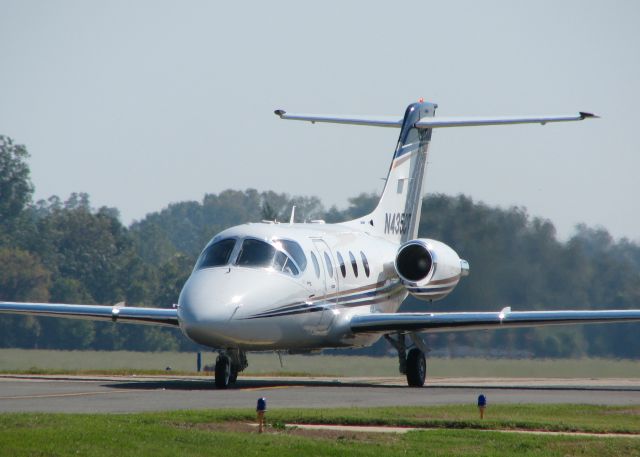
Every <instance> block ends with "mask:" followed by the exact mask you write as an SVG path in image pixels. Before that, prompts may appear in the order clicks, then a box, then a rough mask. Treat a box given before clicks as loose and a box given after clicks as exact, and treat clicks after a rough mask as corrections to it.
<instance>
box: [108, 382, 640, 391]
mask: <svg viewBox="0 0 640 457" xmlns="http://www.w3.org/2000/svg"><path fill="white" fill-rule="evenodd" d="M104 387H109V388H113V389H140V390H156V389H157V390H162V389H164V390H176V391H190V390H218V389H216V386H215V384H214V382H213V379H207V380H202V379H194V380H188V379H161V380H140V381H126V382H108V383H105V384H104ZM285 387H291V388H295V387H305V388H313V387H316V388H321V387H337V388H340V387H362V388H370V389H371V388H376V389H409V387H407V386H406V385H401V384H377V383H375V382H371V383H368V382H364V381H357V382H350V381H341V380H335V381H333V380H330V381H329V380H313V379H282V380H280V379H275V380H274V379H268V380H266V379H265V380H261V379H238V381H237V382H236V383H235V384H233V385H231V386H230V387H229V389H227V390H230V391H234V390H236V391H242V390H253V389H269V388H285ZM422 389H423V390H425V391H429V390H478V389H479V390H527V391H529V390H531V391H535V390H538V391H592V392H639V393H640V386H638V387H635V386H631V387H618V386H562V385H549V386H508V385H507V386H504V385H498V384H496V385H485V384H483V385H477V386H473V385H465V384H461V385H426V386H424V387H422Z"/></svg>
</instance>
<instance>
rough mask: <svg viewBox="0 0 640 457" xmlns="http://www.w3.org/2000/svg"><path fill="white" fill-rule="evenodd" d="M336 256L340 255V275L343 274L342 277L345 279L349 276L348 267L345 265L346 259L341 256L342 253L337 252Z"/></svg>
mask: <svg viewBox="0 0 640 457" xmlns="http://www.w3.org/2000/svg"><path fill="white" fill-rule="evenodd" d="M336 254H337V255H338V263H339V264H340V273H342V277H343V278H345V277H346V276H347V267H346V266H345V264H344V259H343V258H342V255H340V253H339V252H337V251H336Z"/></svg>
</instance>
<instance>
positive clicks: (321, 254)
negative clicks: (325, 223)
mask: <svg viewBox="0 0 640 457" xmlns="http://www.w3.org/2000/svg"><path fill="white" fill-rule="evenodd" d="M313 245H314V247H315V250H316V255H317V256H318V262H319V263H320V271H321V274H320V275H321V279H324V281H323V282H324V298H323V299H322V300H319V304H321V305H322V306H323V307H324V310H323V311H322V316H321V317H320V321H319V323H318V331H320V332H326V331H328V330H329V328H330V327H331V324H332V323H333V317H334V314H333V309H334V308H335V307H336V305H337V304H338V303H337V300H338V292H339V283H338V274H337V271H336V261H335V258H334V257H333V253H332V252H331V248H329V245H328V244H327V243H326V242H325V241H324V240H323V239H321V238H314V239H313Z"/></svg>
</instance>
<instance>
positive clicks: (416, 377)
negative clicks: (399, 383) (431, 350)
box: [384, 333, 428, 387]
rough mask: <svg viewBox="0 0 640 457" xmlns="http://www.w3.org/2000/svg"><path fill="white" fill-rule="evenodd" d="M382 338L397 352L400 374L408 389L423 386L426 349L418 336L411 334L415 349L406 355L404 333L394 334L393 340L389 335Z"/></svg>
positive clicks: (425, 370) (425, 368) (425, 373)
mask: <svg viewBox="0 0 640 457" xmlns="http://www.w3.org/2000/svg"><path fill="white" fill-rule="evenodd" d="M384 337H385V339H386V340H387V341H388V342H389V344H391V346H393V347H394V348H395V349H396V351H398V363H399V368H400V373H402V374H404V375H406V376H407V384H409V386H410V387H422V386H424V381H425V379H426V377H427V361H426V359H425V353H426V352H428V349H427V347H426V346H425V344H424V343H423V341H422V339H421V338H420V336H418V335H416V334H415V333H412V334H411V340H412V341H413V342H414V344H415V345H416V347H413V348H411V349H410V350H409V353H408V354H407V345H406V342H405V335H404V333H396V336H395V338H394V337H392V336H391V335H385V336H384Z"/></svg>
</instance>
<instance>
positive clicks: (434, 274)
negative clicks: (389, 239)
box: [394, 238, 469, 300]
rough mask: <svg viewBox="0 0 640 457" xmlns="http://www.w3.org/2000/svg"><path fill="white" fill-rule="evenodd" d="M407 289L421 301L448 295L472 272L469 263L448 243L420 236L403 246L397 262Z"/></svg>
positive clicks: (395, 263) (401, 279)
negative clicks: (461, 279) (463, 277)
mask: <svg viewBox="0 0 640 457" xmlns="http://www.w3.org/2000/svg"><path fill="white" fill-rule="evenodd" d="M394 266H395V269H396V273H397V274H398V277H399V278H400V281H401V282H402V284H403V285H404V286H405V287H406V289H407V291H408V292H409V293H410V294H411V295H413V296H414V297H417V298H419V299H421V300H438V299H440V298H444V297H446V296H447V295H449V293H451V291H453V289H454V288H455V287H456V285H457V284H458V282H459V281H460V278H461V277H462V276H466V275H467V274H468V272H469V264H468V262H467V261H466V260H462V259H460V257H458V254H457V253H456V252H455V251H454V250H453V249H451V248H450V247H449V246H447V245H446V244H444V243H441V242H440V241H436V240H430V239H425V238H419V239H415V240H411V241H408V242H406V243H405V244H403V245H402V246H400V248H399V249H398V253H397V254H396V259H395V262H394Z"/></svg>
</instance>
